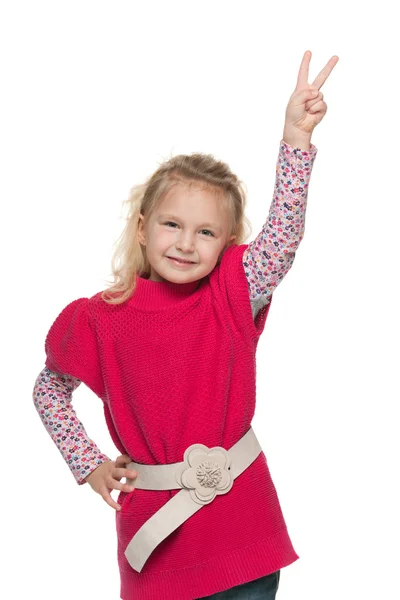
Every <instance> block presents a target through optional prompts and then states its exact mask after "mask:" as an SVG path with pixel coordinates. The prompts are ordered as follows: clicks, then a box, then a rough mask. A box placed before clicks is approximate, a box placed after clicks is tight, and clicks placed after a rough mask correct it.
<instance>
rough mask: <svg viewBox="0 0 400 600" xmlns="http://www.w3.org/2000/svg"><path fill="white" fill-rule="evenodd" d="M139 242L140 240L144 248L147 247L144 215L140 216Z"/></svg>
mask: <svg viewBox="0 0 400 600" xmlns="http://www.w3.org/2000/svg"><path fill="white" fill-rule="evenodd" d="M137 235H138V240H139V244H141V245H142V246H145V245H146V244H145V241H146V240H145V237H144V215H139V222H138V233H137Z"/></svg>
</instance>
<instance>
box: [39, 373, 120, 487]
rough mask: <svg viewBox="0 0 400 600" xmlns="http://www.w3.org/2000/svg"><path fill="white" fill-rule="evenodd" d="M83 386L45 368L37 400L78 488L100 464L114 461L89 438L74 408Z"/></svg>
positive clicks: (44, 421) (49, 430)
mask: <svg viewBox="0 0 400 600" xmlns="http://www.w3.org/2000/svg"><path fill="white" fill-rule="evenodd" d="M80 384H81V381H80V380H79V379H76V378H75V377H71V376H70V375H60V374H59V373H55V372H54V371H50V369H49V368H48V367H45V368H44V369H43V370H42V371H41V372H40V373H39V375H38V376H37V378H36V382H35V385H34V388H33V394H32V397H33V401H34V404H35V407H36V410H37V412H38V414H39V416H40V418H41V419H42V422H43V425H44V426H45V428H46V430H47V431H48V433H49V434H50V437H51V438H52V440H53V442H54V443H55V444H56V446H57V447H58V449H59V451H60V452H61V454H62V457H63V458H64V460H65V462H66V463H67V465H68V467H69V468H70V470H71V472H72V474H73V476H74V477H75V480H76V482H77V483H78V485H82V484H84V483H86V481H85V479H84V478H85V477H87V476H88V475H89V473H91V472H92V471H94V470H95V469H96V468H97V467H98V466H99V465H101V464H102V463H103V462H105V461H107V460H111V459H110V458H109V457H108V456H107V455H106V454H103V453H102V452H101V451H100V450H99V448H98V447H97V446H96V444H95V443H94V442H93V440H91V439H90V438H89V436H88V435H87V433H86V431H85V428H84V426H83V425H82V423H81V422H80V421H79V420H78V418H77V416H76V412H75V410H74V409H73V407H72V404H71V401H72V392H73V391H74V390H75V389H76V388H77V387H78V386H79V385H80Z"/></svg>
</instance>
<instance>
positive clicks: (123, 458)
mask: <svg viewBox="0 0 400 600" xmlns="http://www.w3.org/2000/svg"><path fill="white" fill-rule="evenodd" d="M130 462H132V461H131V458H130V456H128V455H127V454H121V456H117V460H116V461H115V466H116V467H122V466H123V465H125V464H126V463H130Z"/></svg>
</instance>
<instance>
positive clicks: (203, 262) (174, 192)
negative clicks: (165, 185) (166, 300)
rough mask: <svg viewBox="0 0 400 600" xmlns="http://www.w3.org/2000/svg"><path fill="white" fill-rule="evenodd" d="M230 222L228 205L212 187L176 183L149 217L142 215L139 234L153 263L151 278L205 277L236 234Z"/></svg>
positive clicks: (182, 280) (181, 279)
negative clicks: (201, 187) (222, 201)
mask: <svg viewBox="0 0 400 600" xmlns="http://www.w3.org/2000/svg"><path fill="white" fill-rule="evenodd" d="M229 226H230V223H229V215H228V213H227V209H226V208H225V207H224V204H223V203H221V201H220V200H219V199H218V197H217V196H216V195H215V194H214V193H212V192H211V190H209V189H200V188H199V187H198V186H191V187H189V186H188V185H185V184H184V183H177V184H176V185H174V186H172V188H170V189H169V191H168V192H167V193H166V194H165V196H164V198H163V199H162V200H161V201H160V203H159V205H158V207H157V208H156V209H155V210H154V212H153V214H152V215H151V216H150V218H149V219H146V218H145V217H144V216H143V215H140V222H139V230H138V237H139V241H140V243H141V244H143V245H145V246H146V255H147V259H148V261H149V263H150V265H151V274H150V277H149V279H151V280H152V281H171V282H173V283H189V282H191V281H197V280H198V279H201V278H202V277H205V276H206V275H208V274H209V273H210V272H211V271H212V270H213V268H214V267H215V265H216V264H217V261H218V257H219V255H220V253H221V252H222V251H223V250H224V248H225V246H226V245H227V244H228V243H229V242H230V241H231V240H232V239H234V237H235V236H231V237H230V238H229V239H228V235H229ZM174 258H175V259H182V260H184V261H188V262H186V263H180V262H177V261H176V260H174Z"/></svg>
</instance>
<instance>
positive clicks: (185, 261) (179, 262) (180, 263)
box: [167, 256, 194, 267]
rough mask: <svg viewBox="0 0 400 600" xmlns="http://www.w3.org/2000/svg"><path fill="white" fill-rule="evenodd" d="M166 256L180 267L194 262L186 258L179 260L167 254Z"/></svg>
mask: <svg viewBox="0 0 400 600" xmlns="http://www.w3.org/2000/svg"><path fill="white" fill-rule="evenodd" d="M167 258H168V259H169V260H172V262H174V263H175V264H176V265H181V266H182V267H185V266H186V267H187V266H189V265H194V263H193V262H192V261H188V260H179V259H177V258H172V256H167Z"/></svg>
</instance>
